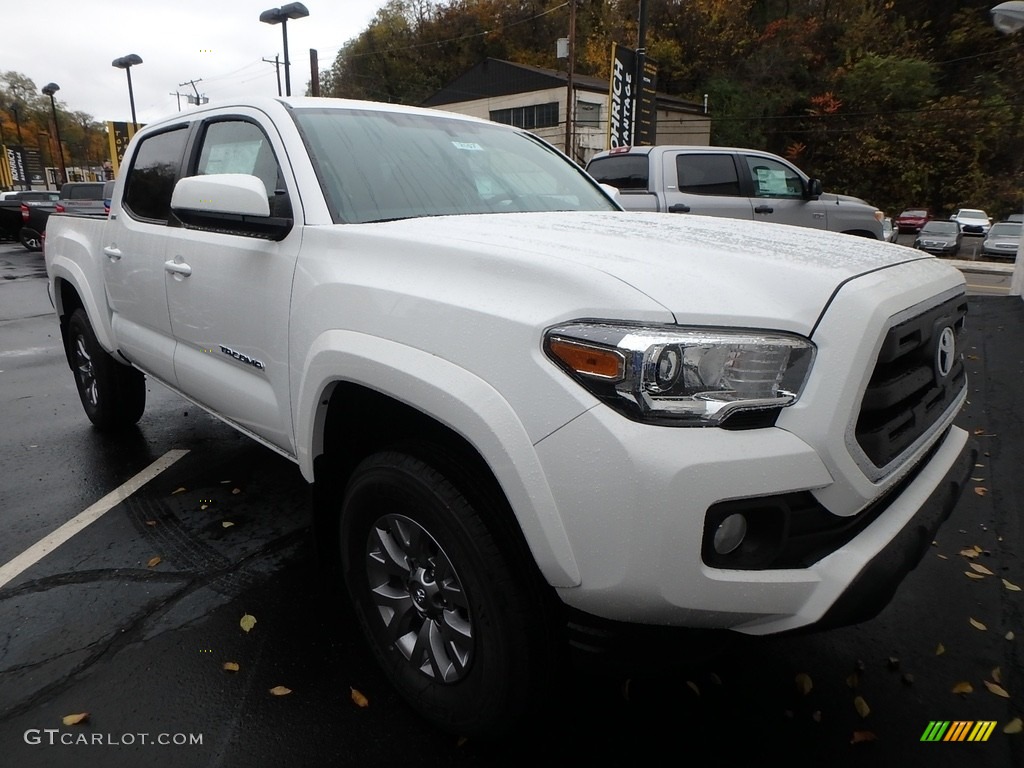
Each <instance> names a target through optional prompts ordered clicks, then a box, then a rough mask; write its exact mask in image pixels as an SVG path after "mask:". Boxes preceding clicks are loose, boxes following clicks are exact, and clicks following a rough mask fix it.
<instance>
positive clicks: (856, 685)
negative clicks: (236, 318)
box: [0, 245, 1024, 768]
mask: <svg viewBox="0 0 1024 768" xmlns="http://www.w3.org/2000/svg"><path fill="white" fill-rule="evenodd" d="M41 263H42V262H41V259H40V258H39V256H38V254H29V253H27V252H25V251H24V250H23V249H21V248H20V246H9V245H0V278H2V279H0V405H2V407H0V434H3V435H4V437H3V439H2V440H0V467H3V470H2V474H0V511H2V513H3V515H4V535H3V536H2V537H0V582H2V583H0V750H2V751H0V754H3V756H4V757H3V762H4V764H8V765H12V766H18V768H22V767H23V766H24V767H29V766H46V767H47V768H49V767H51V766H55V767H59V766H82V765H89V766H112V767H120V766H137V765H140V764H146V765H152V766H160V767H161V768H162V767H163V766H254V765H256V766H264V765H266V766H273V765H281V766H293V765H294V766H311V765H358V766H384V765H394V764H398V763H402V762H408V761H414V763H415V764H416V765H417V766H435V765H436V766H442V765H443V766H490V765H522V764H524V763H526V762H530V763H537V762H553V763H565V764H592V765H610V764H613V763H614V764H620V763H623V762H625V763H626V764H647V763H652V764H665V763H667V762H669V761H671V762H676V761H679V762H688V761H689V760H691V759H693V757H692V756H693V755H698V754H699V755H701V757H700V762H701V764H702V765H708V766H719V765H720V766H748V765H751V764H754V763H753V762H752V761H753V760H754V759H755V758H756V759H758V760H759V761H763V762H774V761H777V760H784V759H785V760H792V761H795V762H796V763H798V764H802V765H808V766H824V765H828V766H862V765H865V764H869V763H871V764H874V765H877V766H882V767H883V768H884V767H885V766H897V765H904V764H906V765H926V766H957V767H958V768H960V767H961V766H963V765H965V764H969V765H971V766H999V767H1000V768H1005V766H1011V765H1024V734H1021V733H1006V732H1004V731H1005V730H1006V729H1007V727H1010V729H1011V730H1012V729H1013V726H1012V724H1013V723H1014V721H1015V719H1016V718H1024V645H1022V644H1024V591H1019V590H1018V589H1016V587H1024V562H1022V561H1021V557H1020V553H1021V552H1022V551H1024V530H1022V526H1021V522H1020V518H1019V511H1020V503H1021V499H1024V473H1021V472H1020V467H1021V465H1022V462H1024V442H1022V440H1021V437H1020V436H1021V434H1022V432H1024V401H1022V399H1021V397H1020V393H1019V391H1020V383H1019V382H1020V380H1021V376H1022V374H1024V333H1022V330H1024V302H1021V300H1020V298H1019V297H1007V296H983V295H973V296H972V298H971V300H970V314H969V317H968V331H967V333H968V338H967V359H968V364H969V365H968V370H969V375H970V377H971V392H970V398H969V402H968V404H967V406H966V407H965V408H964V410H963V411H962V413H961V415H960V417H959V423H960V425H961V426H963V427H964V428H966V429H968V430H969V431H970V432H971V433H972V435H973V436H974V438H975V439H976V440H977V441H978V442H979V444H980V447H981V451H982V458H981V459H979V462H978V466H977V467H976V468H975V469H976V472H975V475H974V476H973V478H972V481H971V487H970V488H968V489H967V491H966V493H965V495H964V497H963V499H962V501H961V503H960V505H959V506H958V508H957V509H956V511H955V512H954V513H953V516H952V517H951V518H950V520H949V521H948V522H947V523H946V525H945V526H944V527H943V529H942V530H941V531H940V534H939V537H938V538H937V540H936V542H935V546H934V547H933V550H932V552H930V553H929V555H928V556H926V558H925V560H924V561H923V562H922V564H921V565H920V566H919V567H918V569H917V570H916V571H914V572H913V573H912V574H911V575H910V576H909V577H908V579H907V580H906V582H905V583H904V584H903V586H902V587H901V589H900V591H899V592H898V594H897V596H896V598H895V600H894V601H893V603H892V604H891V605H890V606H888V607H887V608H886V609H885V610H884V611H883V612H882V614H881V615H880V616H878V617H877V618H876V619H874V620H872V621H870V622H867V623H865V624H862V625H859V626H856V627H848V628H844V629H838V630H833V631H829V632H824V633H820V634H816V635H806V636H793V637H784V638H767V639H753V638H738V639H737V640H736V641H735V642H733V643H731V644H729V645H728V646H727V647H726V648H725V649H723V651H722V652H721V653H720V654H717V655H715V656H713V657H710V658H703V659H699V660H690V659H687V658H685V657H684V656H683V654H682V653H680V657H679V659H678V664H677V665H675V668H673V669H671V670H667V669H646V670H642V671H640V672H636V671H633V672H629V673H621V674H612V673H607V674H600V675H599V674H592V673H585V672H582V671H576V670H567V671H566V673H565V675H564V678H563V679H560V680H559V681H557V685H556V686H554V690H553V691H552V694H551V696H552V700H551V701H549V702H543V704H545V705H547V706H548V708H550V709H551V710H552V711H553V712H554V713H555V714H554V715H553V716H551V717H549V718H548V719H547V720H546V721H544V722H542V723H539V724H537V725H536V726H535V728H533V729H532V730H530V731H528V732H524V733H521V734H518V735H517V736H516V737H515V738H513V739H510V740H509V741H508V742H505V743H502V744H497V745H490V744H477V743H473V742H471V741H463V740H460V739H458V738H454V737H449V736H447V735H444V734H440V733H438V732H436V731H434V730H432V729H431V728H429V727H428V726H426V725H425V724H424V723H423V722H421V721H420V720H419V719H418V718H417V717H416V716H414V715H413V714H412V713H411V712H410V711H409V710H408V709H407V708H406V707H405V705H404V704H403V703H402V702H401V700H399V699H398V698H397V696H396V695H395V694H393V693H392V691H391V689H390V687H389V686H388V684H387V683H386V681H385V679H384V677H383V675H382V674H381V673H380V672H379V671H378V670H377V668H376V666H375V665H374V662H373V660H372V658H371V657H370V654H369V652H368V651H367V650H366V649H364V647H363V645H362V642H361V640H360V637H359V636H358V633H357V630H356V628H355V626H354V625H353V624H352V623H351V618H350V616H349V614H348V612H347V611H346V609H345V608H344V605H343V603H342V601H341V600H340V596H339V592H338V585H337V584H335V583H333V582H331V580H330V578H329V574H328V573H327V572H325V571H324V570H323V569H322V568H321V567H320V565H319V563H318V558H317V553H316V542H315V541H314V540H313V535H312V530H313V527H312V520H311V517H310V506H309V492H308V489H307V487H306V486H305V483H304V481H303V479H302V478H301V476H300V475H299V473H298V470H297V469H296V468H295V467H294V465H292V464H291V463H290V462H288V461H286V460H285V459H283V458H281V457H279V456H278V455H276V454H274V453H272V452H270V451H268V450H266V449H264V448H262V447H260V446H258V445H256V444H255V443H253V442H251V441H249V440H248V439H246V438H244V437H241V436H239V435H238V434H237V433H236V432H234V431H233V430H232V429H230V428H228V427H226V426H224V425H223V424H221V423H220V422H218V421H217V420H215V419H213V418H212V417H209V416H208V415H206V414H205V413H203V412H201V411H198V410H197V409H195V408H194V407H192V406H191V405H189V404H188V403H186V402H184V401H182V400H180V399H179V398H177V397H176V396H175V395H173V394H172V393H170V392H168V391H166V390H164V389H163V388H162V387H160V386H159V385H157V384H153V383H150V384H149V386H148V389H149V392H148V397H149V399H148V405H147V411H146V415H145V416H144V417H143V420H142V422H141V423H140V424H139V426H138V428H137V429H135V430H133V431H132V432H130V433H129V434H128V435H127V436H126V437H125V438H120V439H118V438H111V437H107V436H103V435H101V434H99V433H97V432H95V431H94V430H92V429H91V428H90V426H89V424H88V422H87V420H86V419H85V417H84V415H83V414H82V412H81V407H80V405H79V403H78V399H77V395H76V393H75V390H74V385H73V382H72V379H71V374H70V372H69V371H68V370H67V366H66V363H65V361H64V359H63V355H62V351H61V349H60V346H59V341H58V339H59V336H58V333H59V332H58V329H57V326H56V320H55V317H54V316H53V314H52V310H51V308H50V305H49V302H48V300H47V298H46V293H45V280H44V279H43V277H44V274H43V271H42V269H41ZM158 462H162V463H160V464H158V469H159V470H160V471H158V472H156V473H155V474H153V476H152V478H151V479H149V480H148V481H147V482H145V483H144V484H141V485H140V487H138V488H137V489H136V490H134V491H133V492H132V493H130V494H129V495H126V494H123V493H118V494H115V495H114V496H112V497H111V496H110V494H111V493H112V492H113V491H115V489H118V488H119V487H121V486H122V485H123V484H125V483H126V482H128V481H130V480H131V479H132V478H133V477H135V476H137V475H138V474H139V473H140V472H143V471H144V470H146V469H147V468H149V467H151V466H153V465H154V463H158ZM104 501H105V503H104V504H103V505H102V507H106V508H107V511H105V512H104V513H102V514H99V515H98V516H97V517H96V519H95V522H92V523H91V524H90V525H88V526H87V527H85V528H83V529H82V530H81V531H80V532H78V533H76V534H75V535H73V536H72V537H70V538H69V539H68V540H67V541H65V542H64V543H62V544H60V545H59V546H55V547H52V548H51V549H50V550H49V551H47V552H45V553H43V554H42V556H40V557H38V558H37V559H32V558H28V559H19V558H21V557H22V555H23V554H24V553H25V552H30V551H31V550H32V547H33V545H35V544H36V543H37V542H39V541H40V540H43V539H44V538H45V537H46V536H48V535H49V534H51V533H52V532H54V531H56V530H58V529H60V527H61V526H62V525H64V524H65V523H67V522H68V521H69V520H71V519H73V518H75V517H76V516H77V515H80V514H81V513H82V512H83V511H86V510H90V509H92V510H94V511H93V514H96V509H97V507H96V505H97V504H98V503H99V502H104ZM11 563H15V564H16V565H15V566H13V567H12V566H11ZM976 566H981V569H978V568H977V567H976ZM22 567H23V569H22V570H18V569H19V568H22ZM4 574H6V578H5V577H4ZM12 574H13V575H12ZM244 616H251V617H253V618H254V619H255V622H256V623H255V625H254V626H252V627H251V628H250V629H249V630H248V631H246V629H244V628H243V626H242V619H243V617H244ZM225 664H229V665H237V669H234V667H233V666H232V667H231V668H229V669H225ZM282 689H286V690H282ZM354 691H357V692H358V693H359V694H361V696H364V697H365V699H361V698H359V697H358V696H355V695H354V693H353V692H354ZM541 703H542V702H538V704H541ZM361 704H366V706H361ZM82 714H87V717H84V718H82V719H81V720H80V722H77V723H74V724H65V723H64V718H65V717H67V716H72V715H82ZM934 721H960V722H972V723H978V722H993V723H995V726H994V727H993V729H992V731H991V733H990V735H989V738H988V739H987V740H986V741H983V742H975V743H969V742H963V743H930V742H923V741H922V735H923V734H924V733H925V732H926V730H927V729H928V726H929V724H930V723H932V722H934ZM162 742H167V743H162Z"/></svg>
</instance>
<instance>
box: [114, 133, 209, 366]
mask: <svg viewBox="0 0 1024 768" xmlns="http://www.w3.org/2000/svg"><path fill="white" fill-rule="evenodd" d="M188 134H189V126H188V124H187V123H183V124H181V125H177V126H173V127H170V128H168V129H167V130H163V131H160V132H159V133H154V134H150V135H149V136H146V137H145V138H144V139H143V140H142V141H141V143H140V144H139V146H138V148H137V150H136V152H135V154H134V155H133V157H132V160H131V166H130V167H129V168H128V169H127V170H126V171H124V172H125V173H126V174H127V176H126V177H125V184H124V191H123V193H122V198H121V199H120V200H116V199H115V200H113V201H112V207H111V215H110V221H109V222H108V223H107V226H105V227H103V237H104V240H103V243H102V245H103V277H104V281H105V283H106V288H107V298H108V301H109V304H110V308H111V310H112V311H113V316H112V319H111V322H112V325H113V329H114V337H115V338H116V339H117V344H118V348H119V349H120V350H121V352H122V353H124V355H125V356H126V357H127V358H128V359H129V360H131V361H132V362H133V363H135V364H137V365H138V366H139V367H140V368H142V369H143V370H145V371H147V372H149V373H150V374H152V375H154V376H155V377H157V378H158V379H160V380H162V381H165V382H167V383H168V384H171V385H174V384H175V378H174V347H175V341H174V337H173V336H172V334H171V319H170V315H169V314H168V311H167V292H166V289H165V287H164V282H165V276H166V272H165V270H164V261H165V259H164V252H165V250H166V247H167V242H166V236H167V232H168V231H169V228H168V220H169V217H170V215H171V193H172V191H173V190H174V184H175V182H176V181H177V180H178V177H179V176H180V173H181V168H182V162H183V158H184V154H185V147H186V143H187V140H188Z"/></svg>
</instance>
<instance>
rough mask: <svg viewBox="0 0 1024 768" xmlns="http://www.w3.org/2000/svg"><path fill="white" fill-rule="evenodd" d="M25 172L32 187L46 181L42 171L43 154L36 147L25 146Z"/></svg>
mask: <svg viewBox="0 0 1024 768" xmlns="http://www.w3.org/2000/svg"><path fill="white" fill-rule="evenodd" d="M24 155H25V173H27V174H28V180H29V183H30V184H31V185H32V186H33V187H37V186H42V185H43V184H45V183H46V181H45V176H44V171H43V156H42V154H41V153H40V152H39V150H38V149H34V148H29V147H26V148H25V150H24Z"/></svg>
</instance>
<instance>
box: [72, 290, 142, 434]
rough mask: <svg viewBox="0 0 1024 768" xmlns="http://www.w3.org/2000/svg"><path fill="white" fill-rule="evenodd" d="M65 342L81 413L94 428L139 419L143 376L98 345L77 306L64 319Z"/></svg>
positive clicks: (121, 426) (111, 427)
mask: <svg viewBox="0 0 1024 768" xmlns="http://www.w3.org/2000/svg"><path fill="white" fill-rule="evenodd" d="M67 344H68V362H69V363H70V365H71V370H72V371H73V372H74V374H75V386H76V387H77V389H78V396H79V398H80V399H81V400H82V407H83V408H84V409H85V415H86V416H88V417H89V421H91V422H92V423H93V424H94V425H95V426H96V428H97V429H102V430H110V431H114V430H118V429H125V428H126V427H130V426H132V425H133V424H135V423H136V422H137V421H138V420H139V419H140V418H142V412H143V411H144V410H145V408H146V379H145V377H144V376H143V375H142V373H140V372H139V371H137V370H135V369H134V368H131V367H129V366H127V365H122V364H120V363H118V362H117V361H116V360H115V359H114V358H113V357H111V356H110V354H108V353H107V351H106V350H104V349H103V347H101V346H100V344H99V342H98V341H97V340H96V334H95V333H94V332H93V330H92V325H91V324H90V323H89V317H88V315H86V313H85V310H84V309H82V308H81V307H79V308H78V309H76V310H75V311H74V312H72V313H71V317H70V319H69V320H68V328H67Z"/></svg>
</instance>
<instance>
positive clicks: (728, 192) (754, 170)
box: [587, 145, 884, 240]
mask: <svg viewBox="0 0 1024 768" xmlns="http://www.w3.org/2000/svg"><path fill="white" fill-rule="evenodd" d="M587 172H588V173H589V174H590V175H591V176H593V177H594V178H595V179H597V180H598V181H599V182H601V183H602V184H607V185H609V186H612V187H615V188H617V189H618V190H619V203H620V204H621V205H622V207H623V208H625V209H626V210H629V211H662V212H666V213H689V214H693V215H696V216H724V217H726V218H730V219H753V220H755V221H769V222H774V223H776V224H794V225H796V226H800V227H810V228H812V229H827V230H829V231H830V232H843V233H846V234H851V235H860V236H861V237H869V238H872V239H874V240H882V239H884V238H883V236H882V219H883V218H884V215H883V213H882V211H880V210H878V209H877V208H875V207H874V206H873V205H869V204H868V203H866V202H864V201H863V200H860V199H858V198H856V197H850V196H848V195H835V194H830V193H827V192H823V191H822V188H821V182H820V181H819V180H818V179H814V178H811V177H809V176H808V175H807V174H805V173H804V172H803V171H801V170H800V169H799V168H797V167H796V166H795V165H793V164H792V163H790V162H789V161H787V160H785V159H783V158H781V157H779V156H778V155H773V154H771V153H769V152H761V151H759V150H755V149H737V148H735V147H701V146H667V145H666V146H659V147H618V148H616V149H613V150H610V151H607V152H601V153H599V154H597V155H595V156H594V157H593V159H592V160H591V161H590V163H589V164H588V165H587Z"/></svg>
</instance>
